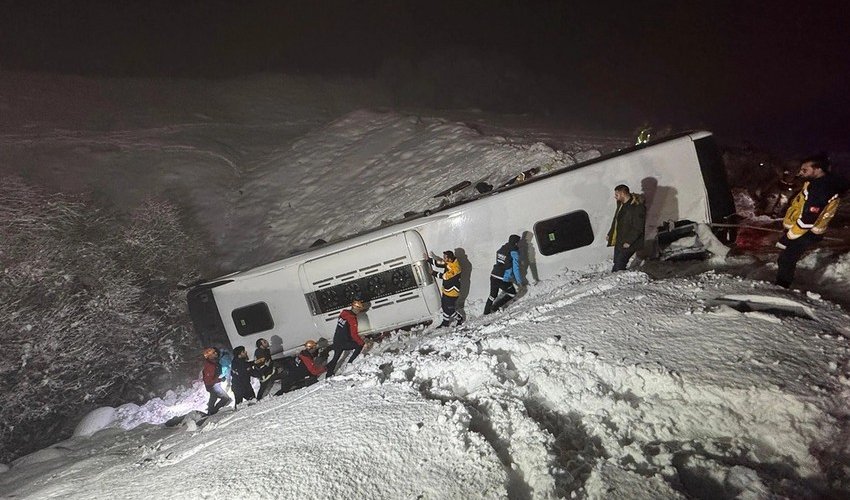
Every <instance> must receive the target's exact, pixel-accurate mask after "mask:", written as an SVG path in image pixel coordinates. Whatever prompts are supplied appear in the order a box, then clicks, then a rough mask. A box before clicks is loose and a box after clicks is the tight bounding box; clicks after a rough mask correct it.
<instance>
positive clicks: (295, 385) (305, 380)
mask: <svg viewBox="0 0 850 500" xmlns="http://www.w3.org/2000/svg"><path fill="white" fill-rule="evenodd" d="M318 381H319V379H318V378H316V377H314V376H313V375H308V376H306V377H296V378H292V377H286V378H284V379H283V380H282V381H281V382H280V390H279V391H277V392H276V393H275V396H280V395H281V394H285V393H287V392H290V391H294V390H296V389H302V388H304V387H310V386H311V385H313V384H315V383H316V382H318Z"/></svg>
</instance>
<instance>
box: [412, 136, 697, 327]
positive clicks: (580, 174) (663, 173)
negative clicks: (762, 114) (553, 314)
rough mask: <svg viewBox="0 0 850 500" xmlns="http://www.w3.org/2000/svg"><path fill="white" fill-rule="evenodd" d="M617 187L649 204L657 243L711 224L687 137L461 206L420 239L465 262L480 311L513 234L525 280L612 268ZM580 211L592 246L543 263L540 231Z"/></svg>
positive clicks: (471, 299) (649, 231)
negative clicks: (543, 224) (663, 232)
mask: <svg viewBox="0 0 850 500" xmlns="http://www.w3.org/2000/svg"><path fill="white" fill-rule="evenodd" d="M618 184H626V185H628V186H629V187H630V188H631V190H632V191H633V192H635V193H640V194H643V195H644V196H645V197H646V201H647V208H648V213H647V222H646V238H647V239H652V238H654V236H655V234H656V232H657V226H659V225H661V223H662V222H663V221H665V220H678V219H681V218H688V219H691V220H694V221H697V222H705V221H708V220H709V209H708V199H707V195H706V189H705V185H704V183H703V180H702V175H701V173H700V164H699V160H698V158H697V153H696V151H695V148H694V143H693V141H692V140H691V139H690V137H688V136H685V137H682V138H679V139H676V140H673V141H669V142H664V143H661V144H656V145H653V146H651V147H647V148H641V149H638V150H635V151H632V152H629V153H627V154H624V155H621V156H615V157H612V158H609V159H606V160H604V161H600V162H599V163H595V164H591V165H588V166H585V167H582V168H578V169H576V170H574V171H568V172H564V173H561V174H557V175H553V176H551V177H548V178H544V179H540V180H539V181H536V182H530V183H528V184H526V185H520V186H518V187H516V188H513V189H510V190H508V191H505V192H501V193H495V194H494V195H491V196H487V197H484V198H481V199H479V200H477V201H475V202H471V203H468V204H463V205H459V206H457V207H454V208H452V209H449V211H448V213H447V212H442V213H441V215H444V217H442V218H440V219H438V220H434V221H432V222H429V223H426V224H424V225H423V226H422V227H421V228H420V229H419V231H420V232H421V234H422V236H423V238H424V239H425V242H426V244H427V245H428V247H429V248H432V249H439V250H445V249H455V251H456V252H458V255H459V256H462V257H461V265H462V266H466V267H469V268H470V269H469V271H468V272H469V274H468V276H469V277H468V278H466V279H468V280H469V283H468V287H469V288H468V290H469V291H468V294H467V295H463V294H462V295H461V298H462V299H464V302H466V303H469V305H470V306H471V307H473V308H474V307H479V306H480V305H481V304H482V303H483V301H484V300H485V299H486V298H487V296H488V295H489V275H490V270H491V267H492V266H493V264H494V262H495V253H496V250H497V249H498V248H499V246H501V245H502V244H504V243H505V242H506V241H507V239H508V236H509V235H511V234H518V235H521V236H522V237H523V240H522V241H521V242H520V248H521V253H522V254H523V260H524V264H525V266H524V267H525V268H524V269H523V275H524V278H525V280H529V279H531V280H538V279H546V278H551V277H552V276H554V275H556V274H558V273H562V272H564V271H565V270H567V269H577V268H581V267H584V266H588V265H594V264H601V263H605V262H608V261H610V260H611V255H612V250H611V249H609V248H607V233H608V229H609V227H610V224H611V219H612V217H613V215H614V211H615V208H616V202H615V201H614V198H613V196H614V195H613V192H614V187H615V186H617V185H618ZM576 211H585V212H587V215H588V218H589V220H590V224H591V228H592V232H593V236H594V238H593V242H592V243H591V244H590V245H588V246H583V247H580V248H576V249H573V250H569V251H566V252H563V253H556V254H554V255H549V256H543V255H540V254H539V252H538V251H537V241H536V237H535V235H534V233H533V230H534V229H533V228H534V226H535V224H536V223H538V222H540V221H542V220H546V219H550V218H552V217H557V216H560V215H564V214H568V213H571V212H576ZM473 313H474V312H473Z"/></svg>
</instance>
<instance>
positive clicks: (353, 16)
mask: <svg viewBox="0 0 850 500" xmlns="http://www.w3.org/2000/svg"><path fill="white" fill-rule="evenodd" d="M848 12H850V4H848V2H845V1H832V2H830V1H815V2H802V1H794V2H790V1H784V0H783V1H758V2H748V1H743V2H732V1H701V2H695V1H693V2H692V1H678V2H651V1H635V2H631V3H629V4H623V3H621V2H615V3H610V2H600V1H594V2H543V1H499V0H487V1H461V0H458V1H454V2H445V1H402V0H376V1H355V0H349V1H322V0H312V1H241V2H230V1H224V0H204V1H201V0H169V1H163V0H144V1H137V0H130V1H120V0H109V1H107V0H102V1H101V0H94V1H84V0H74V1H69V0H55V1H46V0H20V1H19V0H11V1H10V0H6V1H4V2H2V12H0V69H6V70H32V71H39V72H57V73H66V74H67V73H72V74H83V75H93V76H94V75H96V76H142V77H151V76H157V77H158V76H179V77H189V78H198V77H203V78H225V77H232V76H237V75H244V74H251V73H257V72H287V73H298V74H305V75H311V74H312V75H322V76H327V77H331V76H339V75H351V76H363V77H377V78H379V79H380V80H381V81H383V82H385V83H387V84H389V85H390V86H391V87H392V88H393V89H394V91H395V92H396V93H397V97H398V98H399V103H400V104H405V105H411V104H414V105H423V106H435V107H463V106H474V107H480V108H483V109H487V110H489V111H502V112H512V113H517V112H521V113H529V114H532V115H535V116H540V117H542V118H545V119H546V120H548V121H549V123H551V122H553V121H555V122H557V121H558V120H564V121H565V122H569V123H570V124H572V125H576V126H578V125H585V126H592V127H596V128H599V129H604V128H606V127H610V128H617V129H620V130H625V129H635V128H637V127H638V126H640V125H641V124H642V123H645V122H647V123H649V124H651V125H652V126H654V127H656V128H659V129H660V128H666V127H670V128H673V129H676V130H678V129H684V128H696V127H707V128H709V129H711V130H714V131H715V132H716V133H717V134H718V135H719V136H720V137H721V139H725V140H726V141H727V142H732V143H740V144H744V143H751V144H753V145H755V146H757V147H767V148H772V149H774V150H777V151H782V152H786V153H790V154H805V153H808V152H811V151H815V150H823V149H825V150H832V151H845V152H846V151H847V150H848V149H850V148H848V147H847V137H848V133H850V98H848V88H850V56H849V55H848V47H850V28H848V27H850V15H848ZM0 119H2V118H1V117H0Z"/></svg>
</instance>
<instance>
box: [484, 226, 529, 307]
mask: <svg viewBox="0 0 850 500" xmlns="http://www.w3.org/2000/svg"><path fill="white" fill-rule="evenodd" d="M519 240H520V237H519V236H518V235H516V234H512V235H511V236H510V237H509V238H508V242H507V243H505V244H504V245H502V246H501V248H499V250H497V251H496V265H494V266H493V270H492V271H491V272H490V296H489V297H488V298H487V303H486V304H485V305H484V314H490V313H492V312H496V311H498V310H499V308H501V307H503V306H504V305H505V304H507V303H508V301H509V300H511V299H512V298H514V297H515V296H516V294H517V289H516V287H515V286H514V282H516V284H517V285H520V286H522V277H521V276H520V272H519ZM500 292H504V294H502V295H501V296H500V295H499V294H500Z"/></svg>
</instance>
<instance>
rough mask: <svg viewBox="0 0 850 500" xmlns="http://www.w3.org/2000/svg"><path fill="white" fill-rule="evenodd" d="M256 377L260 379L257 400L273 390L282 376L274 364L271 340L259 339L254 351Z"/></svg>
mask: <svg viewBox="0 0 850 500" xmlns="http://www.w3.org/2000/svg"><path fill="white" fill-rule="evenodd" d="M254 370H255V373H256V375H255V377H257V378H259V379H260V388H259V389H258V390H257V401H259V400H261V399H263V398H264V397H266V396H267V395H268V393H269V392H270V391H271V390H272V386H273V385H274V383H275V382H276V381H278V380H280V378H281V374H280V373H278V371H277V369H276V368H275V367H274V365H273V364H272V351H271V349H270V348H269V341H268V340H266V339H257V349H256V350H255V351H254Z"/></svg>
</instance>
